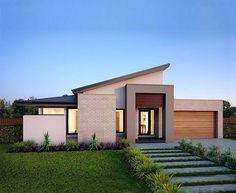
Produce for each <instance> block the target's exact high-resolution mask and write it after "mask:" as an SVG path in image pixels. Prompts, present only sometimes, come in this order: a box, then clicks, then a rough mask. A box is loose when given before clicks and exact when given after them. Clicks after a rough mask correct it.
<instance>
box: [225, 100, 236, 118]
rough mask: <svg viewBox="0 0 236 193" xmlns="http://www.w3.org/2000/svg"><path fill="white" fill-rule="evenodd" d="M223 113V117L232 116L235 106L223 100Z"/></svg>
mask: <svg viewBox="0 0 236 193" xmlns="http://www.w3.org/2000/svg"><path fill="white" fill-rule="evenodd" d="M223 114H224V117H225V118H229V117H232V116H234V115H235V114H236V107H233V106H231V104H230V102H229V101H224V106H223Z"/></svg>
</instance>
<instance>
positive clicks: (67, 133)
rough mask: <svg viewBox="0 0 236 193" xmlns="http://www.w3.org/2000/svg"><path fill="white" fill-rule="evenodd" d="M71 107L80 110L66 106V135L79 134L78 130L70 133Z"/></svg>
mask: <svg viewBox="0 0 236 193" xmlns="http://www.w3.org/2000/svg"><path fill="white" fill-rule="evenodd" d="M69 109H77V110H78V108H76V107H67V108H66V135H78V131H77V133H69ZM77 118H78V117H77ZM77 121H78V120H77ZM77 129H78V128H77Z"/></svg>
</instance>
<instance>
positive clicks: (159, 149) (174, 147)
mask: <svg viewBox="0 0 236 193" xmlns="http://www.w3.org/2000/svg"><path fill="white" fill-rule="evenodd" d="M175 149H177V148H175V147H174V148H173V147H172V148H147V149H146V148H144V149H140V151H149V150H175ZM178 149H179V148H178ZM179 150H180V149H179Z"/></svg>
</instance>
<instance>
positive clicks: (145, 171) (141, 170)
mask: <svg viewBox="0 0 236 193" xmlns="http://www.w3.org/2000/svg"><path fill="white" fill-rule="evenodd" d="M162 169H163V167H161V166H159V165H157V164H155V163H144V164H142V165H140V166H138V167H137V168H136V176H138V177H139V178H143V177H144V176H146V175H149V174H153V173H159V172H160V171H161V170H162Z"/></svg>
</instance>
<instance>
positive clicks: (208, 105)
mask: <svg viewBox="0 0 236 193" xmlns="http://www.w3.org/2000/svg"><path fill="white" fill-rule="evenodd" d="M174 111H215V112H216V113H217V126H218V128H217V137H218V138H222V137H223V100H200V99H175V100H174Z"/></svg>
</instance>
